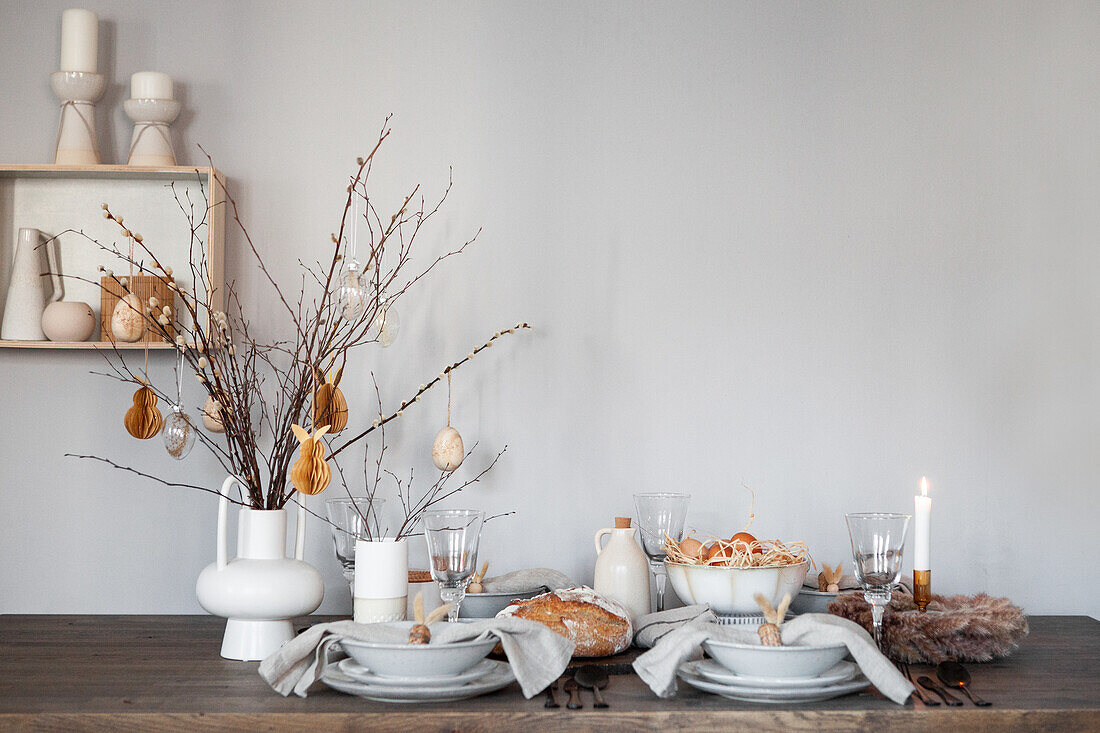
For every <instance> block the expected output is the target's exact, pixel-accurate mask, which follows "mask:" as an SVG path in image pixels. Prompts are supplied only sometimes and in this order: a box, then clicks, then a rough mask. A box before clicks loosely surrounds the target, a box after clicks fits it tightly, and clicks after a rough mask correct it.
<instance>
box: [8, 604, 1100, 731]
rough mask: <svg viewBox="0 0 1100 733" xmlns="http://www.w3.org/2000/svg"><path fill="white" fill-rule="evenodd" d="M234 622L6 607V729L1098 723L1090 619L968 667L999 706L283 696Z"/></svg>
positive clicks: (611, 696) (631, 680) (1060, 620)
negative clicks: (239, 646)
mask: <svg viewBox="0 0 1100 733" xmlns="http://www.w3.org/2000/svg"><path fill="white" fill-rule="evenodd" d="M319 620H324V619H319V618H314V619H309V620H308V621H303V624H304V623H308V622H314V621H319ZM223 623H224V622H223V621H222V620H220V619H217V618H212V617H208V616H0V729H3V730H27V731H31V730H34V731H71V730H95V729H110V730H113V731H131V730H133V731H138V730H140V731H190V730H196V729H199V728H202V729H209V730H224V731H230V730H233V731H236V730H248V729H263V730H303V731H305V730H310V731H316V730H328V729H337V730H378V731H402V732H404V731H409V730H414V731H436V730H438V731H456V730H462V731H497V730H518V729H524V728H534V727H537V730H538V731H539V733H553V732H555V731H566V730H623V729H626V730H638V731H658V730H660V731H681V730H713V729H716V728H723V729H730V728H733V727H734V726H737V727H741V726H746V727H751V729H752V730H754V731H780V730H798V729H815V730H819V731H832V730H845V729H868V730H883V731H885V730H889V731H923V730H933V729H938V730H948V731H990V730H1073V731H1086V730H1100V622H1098V621H1096V620H1095V619H1091V618H1088V617H1084V616H1073V617H1067V616H1035V617H1031V619H1030V624H1031V635H1030V636H1029V637H1028V638H1027V639H1026V640H1025V641H1024V644H1023V645H1022V646H1021V648H1020V649H1019V651H1018V652H1017V653H1016V654H1015V655H1013V656H1012V657H1009V658H1007V659H1003V660H1000V661H997V662H992V663H989V664H982V665H968V667H969V669H970V670H971V673H972V675H973V687H974V689H975V690H976V691H977V692H978V693H979V694H980V695H981V696H982V697H984V698H986V699H987V700H989V701H991V702H992V703H993V707H991V708H976V707H974V706H972V705H970V704H969V703H967V704H966V706H964V707H960V708H944V707H942V706H941V707H939V708H922V707H920V706H919V705H918V706H916V707H914V705H913V704H912V703H909V704H908V705H905V706H898V705H895V704H893V703H891V702H889V701H888V700H886V699H884V698H882V697H880V696H878V695H877V694H876V693H874V692H873V691H872V692H867V693H862V694H857V695H850V696H847V697H843V698H839V699H836V700H830V701H827V702H820V703H811V704H806V705H793V706H772V705H762V704H751V703H742V702H736V701H732V700H726V699H724V698H720V697H717V696H714V695H707V694H704V693H700V692H697V691H695V690H692V689H690V688H687V687H685V686H683V685H681V688H680V691H679V693H678V695H677V696H676V697H675V698H674V699H672V700H661V699H658V698H657V697H656V696H655V695H653V693H652V692H650V690H649V689H648V688H647V687H646V686H645V685H644V684H643V683H642V682H641V680H639V679H638V678H637V677H636V676H634V675H615V676H613V677H612V678H611V685H610V687H609V688H608V689H607V690H605V691H604V696H605V698H606V700H607V702H608V703H609V704H610V705H611V708H610V709H609V710H596V709H593V708H592V699H591V696H590V694H589V693H588V692H584V693H583V696H584V702H585V708H584V709H583V710H577V711H570V710H566V709H565V707H564V706H563V707H562V708H560V709H557V710H547V709H544V708H543V697H542V696H541V695H539V696H538V697H536V698H534V699H531V700H525V699H524V698H523V696H522V695H521V694H520V692H519V689H518V686H516V685H514V684H513V685H512V686H511V687H509V688H507V689H505V690H502V691H500V692H497V693H494V694H491V695H486V696H483V697H479V698H475V699H472V700H466V701H462V702H457V703H442V704H432V705H387V704H383V703H374V702H369V701H366V700H361V699H359V698H356V697H351V696H348V695H342V694H340V693H337V692H335V691H332V690H329V689H326V688H322V689H319V690H317V691H316V692H314V693H313V694H311V695H310V696H309V697H308V698H306V699H302V698H297V697H291V698H283V697H280V696H279V695H277V694H275V693H274V692H272V691H271V689H270V688H269V687H268V686H267V685H266V684H265V683H264V681H263V680H261V679H260V677H259V676H258V675H257V674H256V666H257V665H256V663H250V662H231V661H228V660H224V659H221V658H220V657H219V656H218V650H219V645H220V640H221V632H222V627H223ZM914 669H915V671H917V672H919V673H921V674H932V671H931V670H929V669H927V668H921V667H915V668H914Z"/></svg>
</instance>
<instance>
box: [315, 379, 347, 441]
mask: <svg viewBox="0 0 1100 733" xmlns="http://www.w3.org/2000/svg"><path fill="white" fill-rule="evenodd" d="M313 371H314V375H315V378H316V379H317V381H318V382H320V383H322V384H321V386H320V387H318V388H317V391H316V392H314V393H313V427H315V428H320V427H327V428H328V430H329V432H330V433H332V434H333V435H335V434H336V433H338V432H340V431H341V430H343V429H344V428H346V427H347V425H348V401H347V400H346V399H345V398H344V393H343V392H341V391H340V387H339V384H340V379H341V378H342V377H343V376H344V367H340V368H339V369H337V370H336V371H335V372H333V373H332V374H330V375H329V377H328V379H327V380H326V379H325V377H324V375H323V374H322V373H321V370H320V369H316V368H315V369H314V370H313Z"/></svg>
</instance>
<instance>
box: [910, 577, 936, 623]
mask: <svg viewBox="0 0 1100 733" xmlns="http://www.w3.org/2000/svg"><path fill="white" fill-rule="evenodd" d="M931 600H932V571H931V570H914V571H913V603H914V604H916V606H917V609H918V610H919V611H920V612H921V613H924V612H925V611H926V610H927V609H928V604H929V602H931Z"/></svg>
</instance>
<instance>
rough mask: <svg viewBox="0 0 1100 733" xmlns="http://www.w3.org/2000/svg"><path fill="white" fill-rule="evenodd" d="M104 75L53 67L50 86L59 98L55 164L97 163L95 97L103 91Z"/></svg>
mask: <svg viewBox="0 0 1100 733" xmlns="http://www.w3.org/2000/svg"><path fill="white" fill-rule="evenodd" d="M106 86H107V78H106V77H104V76H103V74H94V73H91V72H88V71H55V72H54V73H52V74H50V88H52V89H53V93H54V94H56V95H57V98H58V99H60V100H61V122H60V124H59V127H58V130H57V148H56V150H55V151H54V157H53V162H54V163H56V164H57V165H98V164H99V145H98V143H97V142H96V131H95V101H96V100H97V99H99V95H101V94H103V89H104V88H105V87H106Z"/></svg>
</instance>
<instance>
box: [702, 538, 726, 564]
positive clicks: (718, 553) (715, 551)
mask: <svg viewBox="0 0 1100 733" xmlns="http://www.w3.org/2000/svg"><path fill="white" fill-rule="evenodd" d="M731 555H732V550H730V548H728V547H722V545H720V544H718V543H717V542H715V543H714V544H713V545H710V547H708V548H707V555H706V561H707V563H708V564H710V563H711V562H712V561H713V562H714V563H719V562H722V561H723V560H728V559H729V558H730V557H731Z"/></svg>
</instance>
